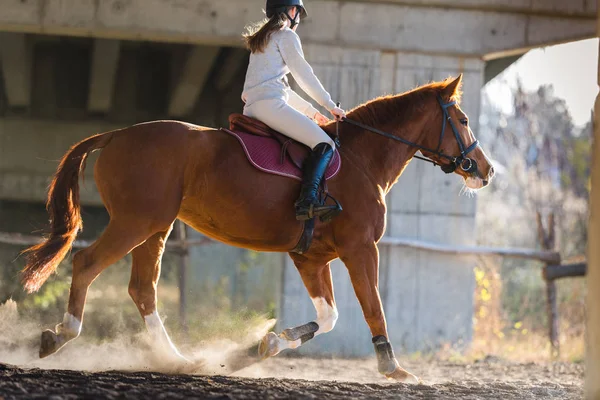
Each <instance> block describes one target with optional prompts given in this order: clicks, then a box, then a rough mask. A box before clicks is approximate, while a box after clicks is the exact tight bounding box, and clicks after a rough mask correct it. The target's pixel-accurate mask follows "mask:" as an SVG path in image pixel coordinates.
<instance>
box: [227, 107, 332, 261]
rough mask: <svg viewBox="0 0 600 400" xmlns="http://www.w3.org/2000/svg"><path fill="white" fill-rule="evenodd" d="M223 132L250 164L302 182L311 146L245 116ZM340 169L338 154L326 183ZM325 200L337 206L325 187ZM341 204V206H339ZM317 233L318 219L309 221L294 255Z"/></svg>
mask: <svg viewBox="0 0 600 400" xmlns="http://www.w3.org/2000/svg"><path fill="white" fill-rule="evenodd" d="M221 130H222V131H224V132H226V133H228V134H229V135H231V136H233V137H235V138H236V139H237V140H238V142H239V143H240V145H241V146H242V148H243V150H244V153H245V154H246V157H247V158H248V161H249V162H250V164H252V166H254V167H255V168H257V169H258V170H260V171H263V172H266V173H270V174H274V175H279V176H284V177H287V178H292V179H295V180H299V181H301V180H302V165H303V164H304V160H306V158H307V157H308V155H309V153H310V148H309V147H308V146H306V145H304V144H302V143H300V142H297V141H295V140H293V139H291V138H289V137H287V136H285V135H283V134H281V133H279V132H277V131H275V130H273V129H271V128H269V127H268V126H267V125H266V124H264V123H262V122H261V121H259V120H256V119H254V118H250V117H247V116H245V115H243V114H231V115H230V116H229V129H226V128H221ZM340 168H341V157H340V154H339V153H338V151H337V150H335V152H334V155H333V158H332V160H331V162H330V164H329V166H328V167H327V171H326V172H325V176H324V179H323V182H326V181H327V179H331V178H332V177H334V176H335V175H337V173H338V172H339V171H340ZM321 196H322V198H323V200H322V201H323V202H325V201H326V200H327V199H328V198H330V199H332V201H334V202H336V203H337V200H335V199H334V198H333V197H331V196H329V194H328V193H327V190H326V188H325V187H324V185H323V188H322V191H321ZM337 204H338V206H339V203H337ZM329 218H331V217H329ZM329 218H326V217H324V216H322V217H321V218H320V219H321V221H322V222H327V221H328V220H329ZM314 229H315V218H311V219H309V220H306V221H305V222H304V229H303V231H302V235H301V237H300V240H299V241H298V244H297V245H296V247H295V248H294V249H293V250H291V251H292V252H294V253H298V254H303V253H305V252H306V251H308V249H309V247H310V244H311V242H312V238H313V233H314Z"/></svg>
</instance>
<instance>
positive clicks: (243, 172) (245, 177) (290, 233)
mask: <svg viewBox="0 0 600 400" xmlns="http://www.w3.org/2000/svg"><path fill="white" fill-rule="evenodd" d="M240 156H241V157H237V156H229V157H228V160H227V162H224V163H220V164H219V165H216V166H213V168H211V173H209V174H200V173H199V174H197V176H199V177H201V178H194V179H193V180H194V181H196V182H197V184H190V185H186V186H187V187H188V188H193V189H191V190H187V191H186V193H185V194H184V198H183V201H182V205H181V209H180V212H179V216H178V217H179V218H180V219H182V220H183V221H185V222H186V223H187V224H188V225H190V226H192V227H193V228H194V229H196V230H198V231H199V232H201V233H203V234H205V235H207V236H209V237H211V238H213V239H216V240H218V241H221V242H223V243H226V244H229V245H233V246H238V247H245V248H250V249H254V250H261V251H289V250H291V249H293V248H294V247H295V246H296V244H297V242H298V240H299V239H300V235H301V233H302V227H303V224H302V223H301V222H298V221H296V219H295V214H294V201H295V199H296V197H297V194H298V190H299V185H298V183H297V182H295V181H293V180H291V179H288V178H282V177H279V176H275V175H269V174H266V173H264V172H260V171H258V170H256V169H254V168H253V167H251V166H250V164H249V163H248V161H247V160H246V159H245V158H242V157H243V156H242V155H241V154H240Z"/></svg>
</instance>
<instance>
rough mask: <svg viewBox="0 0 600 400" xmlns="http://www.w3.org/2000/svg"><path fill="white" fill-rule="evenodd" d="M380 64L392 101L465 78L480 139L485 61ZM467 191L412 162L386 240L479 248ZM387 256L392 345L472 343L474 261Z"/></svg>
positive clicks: (393, 58) (395, 193)
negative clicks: (421, 88)
mask: <svg viewBox="0 0 600 400" xmlns="http://www.w3.org/2000/svg"><path fill="white" fill-rule="evenodd" d="M381 62H382V65H381V79H382V83H381V85H382V87H383V88H385V89H384V91H385V92H388V93H390V92H391V93H401V92H404V91H407V90H410V89H412V88H414V87H416V86H419V85H423V84H426V83H428V82H430V81H438V80H442V79H445V78H447V77H448V76H457V75H458V74H459V73H463V74H464V78H463V99H462V102H461V108H462V109H463V110H464V111H465V112H466V113H467V115H469V117H470V121H472V125H473V127H472V128H473V131H474V133H475V134H476V135H477V126H478V124H477V121H478V119H479V108H480V90H481V87H482V86H483V71H484V63H483V62H482V61H481V60H479V59H477V58H462V57H449V56H428V55H421V54H415V53H395V54H393V53H390V54H384V56H383V57H382V58H381ZM440 130H441V125H440ZM461 187H462V179H461V178H459V177H458V176H456V175H454V174H451V175H446V174H444V173H443V172H442V171H441V170H440V169H439V168H435V167H433V166H431V165H429V164H427V163H425V162H422V161H420V160H413V161H412V162H411V163H410V164H409V166H408V168H407V169H406V170H405V172H404V174H403V175H402V176H401V177H400V179H399V180H398V183H396V185H395V186H394V188H393V189H392V191H391V192H390V194H389V195H388V199H387V204H388V225H387V231H386V235H389V236H393V237H402V238H409V239H420V240H425V241H431V242H434V243H445V244H453V245H474V244H475V243H474V238H475V211H476V201H475V198H468V197H466V196H460V195H459V192H460V190H461ZM456 232H459V234H456ZM380 251H381V253H385V254H387V256H388V260H389V262H388V263H387V265H382V271H381V279H382V285H386V286H385V290H383V292H384V294H383V296H384V301H385V306H386V315H387V320H388V329H389V332H390V339H391V341H392V343H393V344H394V346H395V347H396V348H397V349H398V351H400V350H402V349H404V350H406V351H415V350H427V349H428V348H435V347H436V346H437V345H439V344H440V343H443V342H452V343H461V342H464V343H468V342H469V341H470V340H471V336H472V309H473V292H474V285H475V282H474V277H473V270H472V267H473V265H472V264H473V263H472V261H469V260H464V259H461V258H458V257H451V258H448V257H447V256H442V255H437V254H432V253H430V252H425V251H418V250H413V249H407V248H402V247H392V246H390V247H382V248H381V249H380ZM431 310H436V312H435V313H432V312H431ZM440 315H442V316H443V318H440Z"/></svg>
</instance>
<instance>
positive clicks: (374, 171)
mask: <svg viewBox="0 0 600 400" xmlns="http://www.w3.org/2000/svg"><path fill="white" fill-rule="evenodd" d="M415 112H416V109H415ZM348 118H350V119H352V115H349V116H348ZM359 122H362V123H363V124H366V125H369V124H368V123H365V122H363V121H359ZM343 126H344V129H343V130H341V132H340V139H341V142H342V153H344V152H346V153H349V154H347V157H349V158H353V159H354V160H353V161H354V162H355V163H356V162H358V163H360V167H362V168H364V169H365V170H366V171H368V175H369V176H370V177H371V179H372V180H373V181H374V182H373V183H374V184H375V185H377V186H378V187H380V188H381V189H382V190H383V191H384V192H385V193H387V192H388V191H389V190H390V189H391V187H392V186H393V184H394V183H396V181H397V180H398V178H399V177H400V175H401V174H402V171H403V170H404V168H406V166H407V165H408V163H409V162H410V160H411V159H412V157H413V156H414V155H415V153H416V152H417V149H416V148H415V147H411V146H407V145H406V144H403V143H400V142H398V141H395V140H393V139H390V138H387V137H384V136H381V135H378V134H376V133H374V132H370V131H368V130H364V129H361V128H358V127H356V126H354V125H350V124H343ZM370 126H371V127H373V128H376V129H379V130H381V131H384V132H388V133H391V134H393V135H395V136H398V137H401V138H403V139H405V140H408V141H410V142H413V143H416V144H422V143H421V142H422V141H423V135H422V132H423V131H424V126H425V119H424V118H422V116H421V117H420V118H417V117H415V118H412V117H411V113H407V114H405V115H403V116H402V117H401V118H398V120H396V121H394V120H391V121H387V122H386V123H383V124H381V123H380V124H373V125H370Z"/></svg>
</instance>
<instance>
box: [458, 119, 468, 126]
mask: <svg viewBox="0 0 600 400" xmlns="http://www.w3.org/2000/svg"><path fill="white" fill-rule="evenodd" d="M460 123H461V124H463V125H464V126H467V125H469V120H468V119H466V118H461V120H460Z"/></svg>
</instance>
